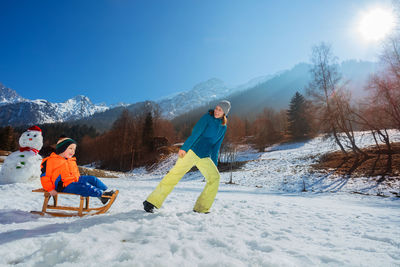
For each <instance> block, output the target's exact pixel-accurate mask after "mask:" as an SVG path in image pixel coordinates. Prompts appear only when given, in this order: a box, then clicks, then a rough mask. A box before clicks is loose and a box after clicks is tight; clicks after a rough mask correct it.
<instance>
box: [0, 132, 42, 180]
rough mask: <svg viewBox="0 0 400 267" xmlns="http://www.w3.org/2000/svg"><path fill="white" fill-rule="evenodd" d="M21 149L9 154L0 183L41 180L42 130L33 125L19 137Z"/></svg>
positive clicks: (0, 175)
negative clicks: (40, 151)
mask: <svg viewBox="0 0 400 267" xmlns="http://www.w3.org/2000/svg"><path fill="white" fill-rule="evenodd" d="M19 146H20V148H19V151H15V152H13V153H11V154H10V155H8V157H7V158H6V159H5V160H4V164H3V166H2V168H1V170H0V184H10V183H23V182H27V181H29V180H35V179H36V180H37V181H39V180H40V174H41V171H40V164H41V162H42V157H41V156H40V155H39V150H40V149H41V148H42V146H43V136H42V130H41V129H40V128H39V127H37V126H32V127H31V128H29V129H28V130H27V131H26V132H24V133H23V134H22V135H21V137H20V138H19Z"/></svg>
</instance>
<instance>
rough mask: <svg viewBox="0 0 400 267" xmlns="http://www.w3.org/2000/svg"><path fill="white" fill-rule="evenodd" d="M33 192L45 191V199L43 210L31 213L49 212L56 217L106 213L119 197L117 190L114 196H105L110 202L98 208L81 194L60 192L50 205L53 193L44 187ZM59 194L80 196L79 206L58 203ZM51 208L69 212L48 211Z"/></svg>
mask: <svg viewBox="0 0 400 267" xmlns="http://www.w3.org/2000/svg"><path fill="white" fill-rule="evenodd" d="M32 192H35V193H43V195H44V201H43V207H42V211H31V213H33V214H39V215H45V214H49V215H51V216H56V217H73V216H80V217H82V216H85V215H97V214H102V213H105V212H106V211H108V210H109V208H110V207H111V205H112V204H113V203H114V201H115V198H116V197H117V195H118V192H119V191H118V190H116V191H115V192H114V194H113V195H112V196H103V197H106V198H110V200H109V201H108V203H107V204H106V205H104V206H102V207H98V208H89V197H83V196H81V195H76V194H71V193H63V192H58V194H57V195H56V196H54V197H53V205H49V200H50V198H51V195H50V194H49V192H47V191H45V190H44V189H43V188H40V189H35V190H32ZM58 195H75V196H80V203H79V207H71V206H59V205H57V200H58ZM84 202H85V203H84ZM49 209H50V210H62V211H67V212H54V211H48V210H49ZM68 211H74V212H68Z"/></svg>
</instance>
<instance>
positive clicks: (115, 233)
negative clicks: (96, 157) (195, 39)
mask: <svg viewBox="0 0 400 267" xmlns="http://www.w3.org/2000/svg"><path fill="white" fill-rule="evenodd" d="M393 136H394V139H395V140H400V134H399V133H398V132H393ZM358 138H359V144H361V146H368V145H371V144H373V140H372V138H371V137H370V136H368V135H366V134H363V133H360V134H359V135H358ZM333 149H337V148H335V147H334V146H332V145H331V143H330V142H328V141H326V140H324V139H322V138H315V139H313V140H310V141H308V142H304V143H295V144H286V145H279V146H274V147H271V148H269V149H268V150H269V152H266V153H256V152H255V151H251V150H249V151H248V152H246V151H241V152H240V153H239V158H240V159H243V160H250V161H249V162H248V163H247V164H246V165H245V166H244V168H243V169H242V170H238V171H235V172H233V181H234V182H236V183H238V184H239V185H227V184H225V182H226V181H228V180H229V177H230V173H222V174H221V183H220V189H219V192H218V194H217V197H216V200H215V203H214V205H213V207H212V209H211V213H210V214H198V213H194V212H192V209H193V205H194V203H195V201H196V198H197V197H198V196H199V194H200V192H201V191H202V189H203V188H204V186H205V183H204V181H203V177H202V176H201V175H200V173H199V172H191V173H188V174H187V175H186V176H185V177H184V178H183V179H182V181H181V182H180V183H178V185H177V187H176V188H175V190H174V191H173V192H172V193H171V195H170V196H169V197H168V198H167V200H166V201H165V203H164V205H163V207H162V208H161V209H159V210H157V211H156V212H155V213H154V214H149V213H145V212H144V211H143V206H142V202H143V201H144V200H145V198H146V197H147V196H148V195H149V194H150V192H151V191H152V190H154V188H155V187H156V186H157V184H158V183H159V181H160V180H161V178H162V177H163V176H164V175H165V174H166V173H167V171H168V170H169V169H170V168H171V167H172V166H173V164H174V163H175V161H176V155H174V156H172V157H170V158H168V159H167V160H165V161H164V162H162V163H161V164H159V165H158V166H155V168H154V169H153V170H152V171H151V173H148V172H146V171H145V169H137V170H135V171H133V172H131V173H128V174H126V176H125V177H121V178H117V179H110V178H109V179H106V178H102V180H103V181H104V182H105V183H106V184H107V185H108V186H109V187H110V188H112V189H119V190H120V194H119V195H118V198H117V200H116V202H115V203H114V204H113V206H112V207H111V209H110V210H109V211H108V212H107V213H106V214H102V215H97V216H87V217H82V218H56V217H49V216H44V217H41V216H38V215H33V214H31V213H29V211H31V210H40V209H41V206H42V202H43V197H42V196H41V194H37V193H32V192H31V190H32V189H34V188H38V187H40V182H39V181H35V182H30V183H17V184H6V185H0V196H1V201H0V266H10V265H13V266H14V265H15V266H24V267H25V266H85V267H89V266H99V265H102V266H103V265H104V266H157V267H158V266H400V227H399V225H400V212H399V210H400V209H399V208H400V202H399V201H400V199H399V198H382V197H374V196H363V195H358V194H349V193H348V192H351V191H360V192H366V193H376V192H380V191H384V192H388V191H389V190H393V189H389V188H387V187H386V185H385V184H380V185H374V183H373V182H371V180H370V179H368V178H363V179H357V180H354V179H346V178H344V177H337V176H333V175H329V174H327V175H323V174H318V173H313V172H311V171H310V166H309V165H310V164H312V163H314V162H315V160H316V158H317V156H319V155H321V154H323V153H326V152H328V151H332V150H333ZM303 181H304V183H305V185H306V188H307V190H308V192H306V193H301V190H302V188H303ZM256 186H257V187H256ZM399 187H400V185H398V186H397V188H399ZM332 192H334V193H332ZM59 201H65V202H66V203H68V204H71V203H74V204H75V205H77V203H78V198H77V197H75V198H74V197H66V196H62V198H61V199H60V200H59ZM91 205H100V201H99V200H97V199H95V198H91Z"/></svg>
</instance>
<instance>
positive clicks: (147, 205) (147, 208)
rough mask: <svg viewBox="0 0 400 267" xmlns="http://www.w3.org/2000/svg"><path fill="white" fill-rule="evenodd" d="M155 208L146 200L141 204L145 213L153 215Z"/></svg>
mask: <svg viewBox="0 0 400 267" xmlns="http://www.w3.org/2000/svg"><path fill="white" fill-rule="evenodd" d="M155 207H156V206H154V205H153V204H151V203H150V202H148V201H147V200H145V201H144V202H143V208H144V210H145V211H146V212H150V213H153V212H154V208H155Z"/></svg>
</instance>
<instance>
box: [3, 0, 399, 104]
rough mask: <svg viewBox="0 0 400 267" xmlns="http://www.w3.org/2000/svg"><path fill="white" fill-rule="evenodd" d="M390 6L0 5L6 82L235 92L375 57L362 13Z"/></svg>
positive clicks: (94, 93)
mask: <svg viewBox="0 0 400 267" xmlns="http://www.w3.org/2000/svg"><path fill="white" fill-rule="evenodd" d="M390 4H391V1H390V0H387V1H385V0H335V1H328V0H282V1H277V0H276V1H272V0H271V1H267V0H264V1H259V0H240V1H239V0H201V1H200V0H198V1H194V0H193V1H191V0H180V1H179V0H168V1H167V0H148V1H145V0H143V1H134V0H130V1H128V0H57V1H54V0H48V1H43V0H35V1H33V0H18V1H15V0H0V12H1V17H0V20H1V22H0V82H2V83H3V84H4V85H5V86H7V87H10V88H12V89H14V90H16V91H17V92H18V93H19V94H20V95H22V96H23V97H25V98H29V99H37V98H44V99H47V100H49V101H52V102H63V101H65V100H67V99H68V98H71V97H73V96H75V95H78V94H83V95H86V96H88V97H89V98H90V99H91V100H92V101H93V102H94V103H99V102H105V103H106V104H113V103H117V102H126V103H134V102H137V101H143V100H156V99H159V98H161V97H163V96H167V95H170V94H172V93H175V92H179V91H183V90H188V89H191V88H192V87H193V86H194V85H195V84H197V83H199V82H202V81H205V80H207V79H209V78H212V77H216V78H219V79H222V80H223V81H224V82H225V83H226V84H227V85H229V86H234V85H239V84H242V83H245V82H247V81H248V80H250V79H252V78H255V77H258V76H262V75H267V74H273V73H275V72H277V71H280V70H284V69H289V68H291V67H293V66H294V65H295V64H297V63H299V62H308V61H309V58H310V54H311V48H312V46H313V45H316V44H318V43H320V42H322V41H324V42H328V43H330V44H331V45H332V48H333V52H334V54H335V55H336V56H337V57H338V58H339V59H340V60H347V59H361V60H375V61H376V60H377V56H378V54H379V51H380V44H379V42H374V43H367V42H365V41H362V40H361V38H360V36H359V34H358V32H357V30H356V25H357V21H358V20H359V16H360V13H361V12H363V11H364V10H366V9H369V8H371V7H374V6H382V5H384V6H386V7H388V6H389V7H390Z"/></svg>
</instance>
